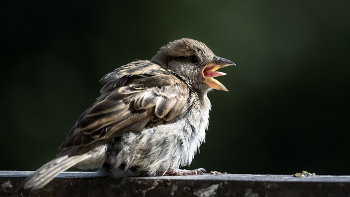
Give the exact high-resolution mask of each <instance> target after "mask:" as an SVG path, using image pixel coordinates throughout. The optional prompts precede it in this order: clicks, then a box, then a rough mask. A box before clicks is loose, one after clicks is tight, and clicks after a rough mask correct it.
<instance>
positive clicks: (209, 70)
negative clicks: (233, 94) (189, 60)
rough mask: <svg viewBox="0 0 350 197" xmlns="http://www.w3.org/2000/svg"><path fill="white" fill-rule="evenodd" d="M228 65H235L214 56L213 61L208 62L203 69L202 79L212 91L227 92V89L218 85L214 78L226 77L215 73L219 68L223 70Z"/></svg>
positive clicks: (221, 73)
mask: <svg viewBox="0 0 350 197" xmlns="http://www.w3.org/2000/svg"><path fill="white" fill-rule="evenodd" d="M229 65H236V64H235V63H233V62H231V61H230V60H228V59H225V58H222V57H218V56H215V57H214V59H213V61H211V62H209V63H208V64H207V65H206V66H205V67H204V69H203V77H204V78H205V81H204V82H205V83H206V84H208V86H210V87H211V88H213V89H216V90H222V91H228V90H227V88H226V87H225V86H224V85H223V84H222V83H220V82H219V81H218V80H216V79H214V77H219V76H223V75H226V73H223V72H218V71H216V70H217V69H219V68H223V67H226V66H229Z"/></svg>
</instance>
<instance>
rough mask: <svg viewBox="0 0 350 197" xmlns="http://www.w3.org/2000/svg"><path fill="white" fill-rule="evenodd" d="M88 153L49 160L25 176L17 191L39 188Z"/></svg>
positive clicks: (83, 158) (86, 156) (85, 156)
mask: <svg viewBox="0 0 350 197" xmlns="http://www.w3.org/2000/svg"><path fill="white" fill-rule="evenodd" d="M88 157H89V155H87V154H83V155H76V156H71V157H68V155H64V156H61V157H58V158H55V159H53V160H51V161H50V162H48V163H46V164H45V165H43V166H42V167H41V168H39V169H38V170H37V171H35V172H34V173H33V174H32V175H30V176H29V177H28V178H26V179H25V180H24V181H23V182H22V183H21V184H20V185H19V186H18V188H17V191H19V190H21V189H22V188H24V189H40V188H42V187H44V186H45V185H46V184H47V183H49V182H50V181H51V180H52V179H54V178H55V177H56V176H57V175H59V174H60V173H61V172H63V171H65V170H68V169H69V168H71V167H72V166H74V165H75V164H77V163H79V162H81V161H83V160H85V159H86V158H88Z"/></svg>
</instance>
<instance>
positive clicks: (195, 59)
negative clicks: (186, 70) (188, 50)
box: [188, 55, 198, 63]
mask: <svg viewBox="0 0 350 197" xmlns="http://www.w3.org/2000/svg"><path fill="white" fill-rule="evenodd" d="M188 59H189V60H190V61H191V62H192V63H198V57H197V56H195V55H191V56H189V57H188Z"/></svg>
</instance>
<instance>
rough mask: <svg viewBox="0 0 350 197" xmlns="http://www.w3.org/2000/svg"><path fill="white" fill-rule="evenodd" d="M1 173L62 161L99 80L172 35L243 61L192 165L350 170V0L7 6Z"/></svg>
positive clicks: (216, 94) (262, 170) (216, 98)
mask: <svg viewBox="0 0 350 197" xmlns="http://www.w3.org/2000/svg"><path fill="white" fill-rule="evenodd" d="M0 4H1V6H0V14H1V17H0V22H1V23H0V24H1V30H0V32H1V36H0V42H1V44H0V47H1V54H0V64H1V68H2V71H1V78H0V79H1V113H0V114H1V119H0V120H1V131H0V132H1V133H0V155H1V162H0V170H35V169H37V168H39V167H40V166H41V165H42V164H44V163H45V162H47V161H49V160H51V159H52V158H54V156H55V155H56V154H57V153H58V150H57V148H58V146H59V145H60V144H61V143H62V142H63V141H64V139H65V137H66V135H67V133H68V131H69V130H70V128H71V127H72V126H73V124H74V123H75V121H76V119H77V118H78V116H79V115H80V114H81V113H82V112H83V111H84V110H85V109H86V108H87V107H89V106H90V104H91V103H92V102H94V100H95V98H96V97H98V96H99V89H100V88H101V87H102V85H101V84H99V83H98V81H99V79H100V78H101V77H102V76H103V75H104V74H106V73H108V72H110V71H112V70H114V69H115V68H117V67H119V66H121V65H124V64H126V63H128V62H130V61H133V60H134V59H136V58H137V59H150V58H151V57H152V56H153V55H154V54H155V53H156V51H157V50H158V49H159V47H160V46H162V45H165V44H166V43H167V42H169V41H172V40H175V39H179V38H182V37H189V38H194V39H197V40H200V41H202V42H204V43H206V44H207V45H208V46H209V47H210V48H211V49H212V50H213V51H214V52H215V53H216V54H217V55H218V56H222V57H225V58H228V59H230V60H232V61H234V62H235V63H236V64H237V66H236V67H228V68H225V69H223V70H222V71H223V72H226V73H228V75H227V76H224V77H220V78H219V80H220V81H221V82H222V83H223V84H225V85H226V87H227V88H228V89H229V92H221V91H212V92H211V93H210V95H209V97H210V99H211V102H212V105H213V108H212V111H211V118H210V126H209V130H208V131H207V138H206V143H205V144H203V145H202V146H201V149H200V154H198V155H196V157H195V160H194V162H193V163H192V164H191V166H190V167H189V168H198V167H204V168H206V169H207V170H208V171H210V170H217V171H226V172H230V173H256V174H292V173H296V172H300V171H302V170H307V171H309V172H315V173H316V174H334V175H338V174H347V175H348V174H350V126H349V125H350V123H349V122H350V120H349V117H350V107H349V101H350V80H349V74H350V11H349V10H350V1H348V0H338V1H329V0H327V1H326V0H317V1H316V0H303V1H260V0H252V1H199V0H193V1H185V0H182V1H171V2H170V1H76V0H69V1H67V0H62V1H44V0H42V1H35V0H33V1H15V0H14V1H2V2H1V3H0Z"/></svg>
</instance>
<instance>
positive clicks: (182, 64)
mask: <svg viewBox="0 0 350 197" xmlns="http://www.w3.org/2000/svg"><path fill="white" fill-rule="evenodd" d="M151 62H154V63H157V64H159V65H160V66H162V67H163V68H165V69H168V70H171V71H172V72H173V73H176V74H177V75H178V76H180V77H181V78H182V79H183V80H185V81H186V82H187V84H189V85H190V86H191V87H192V88H194V89H195V90H197V91H200V92H207V91H208V90H209V89H210V88H213V89H216V90H223V91H228V90H227V89H226V87H225V86H224V85H223V84H222V83H220V82H219V81H218V80H216V79H214V77H218V76H222V75H225V73H222V72H218V71H216V70H217V69H219V68H223V67H226V66H228V65H235V64H234V63H233V62H231V61H230V60H228V59H225V58H222V57H218V56H215V55H214V53H213V52H212V51H211V50H210V49H209V48H208V47H207V46H206V45H205V44H204V43H202V42H199V41H197V40H193V39H189V38H182V39H179V40H175V41H173V42H170V43H168V44H167V45H166V46H163V47H161V48H160V50H159V51H158V52H157V54H156V55H155V56H154V57H153V58H152V59H151Z"/></svg>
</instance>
